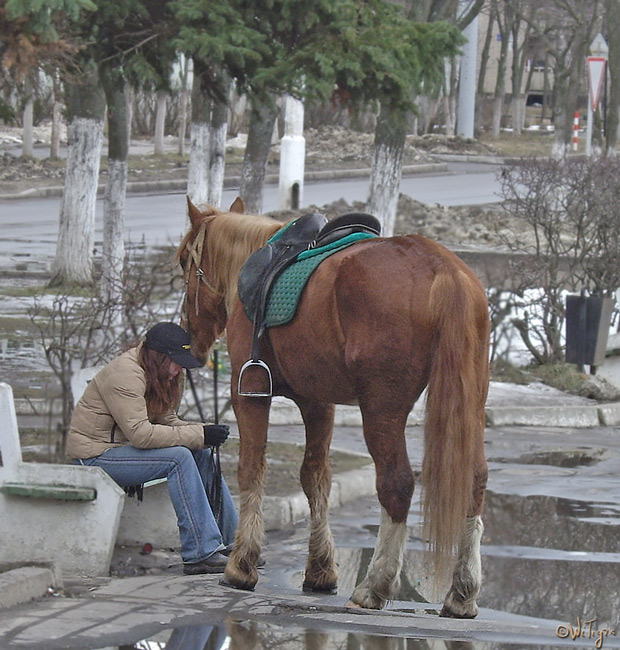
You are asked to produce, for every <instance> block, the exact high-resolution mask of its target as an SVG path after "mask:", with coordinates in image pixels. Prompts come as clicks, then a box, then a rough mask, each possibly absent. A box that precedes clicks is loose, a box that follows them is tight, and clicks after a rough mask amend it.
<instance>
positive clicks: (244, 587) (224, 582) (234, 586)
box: [218, 578, 255, 591]
mask: <svg viewBox="0 0 620 650" xmlns="http://www.w3.org/2000/svg"><path fill="white" fill-rule="evenodd" d="M218 584H220V585H222V587H230V588H231V589H239V590H240V591H254V587H255V585H252V586H250V585H242V584H235V583H233V582H229V581H228V580H226V578H221V579H220V581H219V583H218Z"/></svg>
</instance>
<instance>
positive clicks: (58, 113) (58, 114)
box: [50, 94, 62, 160]
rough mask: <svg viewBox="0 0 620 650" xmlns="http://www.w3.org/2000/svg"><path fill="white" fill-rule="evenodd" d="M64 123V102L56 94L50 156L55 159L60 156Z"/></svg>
mask: <svg viewBox="0 0 620 650" xmlns="http://www.w3.org/2000/svg"><path fill="white" fill-rule="evenodd" d="M61 125H62V104H61V103H60V100H59V99H58V97H57V96H56V94H54V104H53V106H52V133H51V137H50V158H53V159H54V160H55V159H57V158H59V157H60V127H61Z"/></svg>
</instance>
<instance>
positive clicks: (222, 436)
mask: <svg viewBox="0 0 620 650" xmlns="http://www.w3.org/2000/svg"><path fill="white" fill-rule="evenodd" d="M204 433H205V447H219V446H220V445H221V444H222V443H223V442H226V438H228V434H229V433H230V427H229V426H228V425H227V424H205V425H204Z"/></svg>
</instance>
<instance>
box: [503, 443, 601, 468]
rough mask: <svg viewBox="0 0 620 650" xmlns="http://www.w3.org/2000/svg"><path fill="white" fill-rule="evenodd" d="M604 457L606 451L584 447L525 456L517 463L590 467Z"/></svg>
mask: <svg viewBox="0 0 620 650" xmlns="http://www.w3.org/2000/svg"><path fill="white" fill-rule="evenodd" d="M604 456H605V449H592V448H588V447H583V448H578V449H569V450H554V451H544V452H537V453H531V454H523V455H521V456H520V457H519V458H518V460H517V461H516V462H518V463H524V464H526V465H551V466H553V467H588V466H590V465H594V464H595V463H598V462H599V461H601V460H602V459H603V458H604Z"/></svg>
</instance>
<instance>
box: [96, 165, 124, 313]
mask: <svg viewBox="0 0 620 650" xmlns="http://www.w3.org/2000/svg"><path fill="white" fill-rule="evenodd" d="M127 175H128V165H127V162H125V161H121V160H111V159H108V182H107V183H106V188H105V196H104V208H103V214H104V217H103V251H102V261H101V297H102V300H104V301H106V302H108V303H109V304H110V305H112V304H114V305H121V304H122V293H123V268H124V260H125V241H124V239H125V220H124V216H123V210H124V207H125V190H126V187H127Z"/></svg>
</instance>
